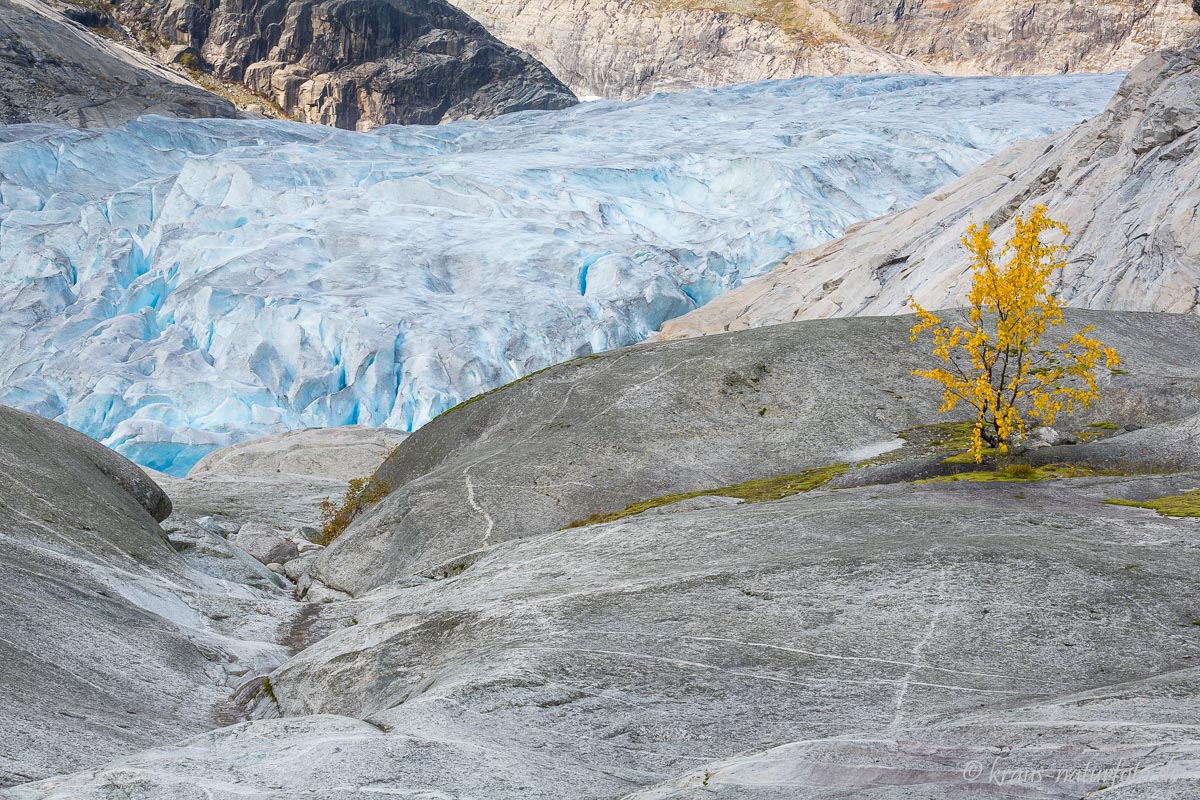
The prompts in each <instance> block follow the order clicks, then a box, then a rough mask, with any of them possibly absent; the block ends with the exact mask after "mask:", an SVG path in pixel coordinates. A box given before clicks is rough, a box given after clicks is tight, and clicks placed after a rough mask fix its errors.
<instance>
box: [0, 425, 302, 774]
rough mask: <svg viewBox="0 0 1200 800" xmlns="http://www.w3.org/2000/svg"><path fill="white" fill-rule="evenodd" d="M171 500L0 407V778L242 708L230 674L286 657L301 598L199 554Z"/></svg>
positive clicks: (199, 725) (138, 477)
mask: <svg viewBox="0 0 1200 800" xmlns="http://www.w3.org/2000/svg"><path fill="white" fill-rule="evenodd" d="M170 511H171V504H170V501H168V500H167V497H166V495H164V494H163V492H162V490H161V489H160V488H159V487H158V486H157V485H156V484H155V483H154V482H153V481H152V480H151V479H150V478H149V477H148V476H147V475H146V474H145V473H143V472H142V471H141V470H140V469H138V468H137V467H136V466H135V465H133V464H132V463H130V462H129V461H126V460H125V459H124V458H122V457H121V456H118V455H117V454H116V453H113V452H112V451H110V450H108V449H107V448H105V447H103V446H101V445H99V444H97V443H96V442H94V441H92V440H90V439H88V438H87V437H86V436H84V435H83V434H80V433H77V432H75V431H72V430H70V429H68V428H65V427H63V426H61V425H59V424H57V423H54V422H49V421H47V420H44V419H41V418H39V417H35V416H32V415H30V414H25V413H22V412H19V411H14V410H13V409H10V408H6V407H3V406H0V553H2V554H3V556H2V557H0V587H3V588H2V590H0V662H2V663H3V665H4V668H3V674H4V679H3V680H2V681H0V741H3V742H4V743H5V744H4V747H3V748H0V789H3V788H4V787H7V786H11V785H13V784H17V783H23V782H26V781H30V780H35V779H37V778H42V777H46V776H48V775H53V774H57V773H61V772H64V771H68V770H75V769H78V768H79V767H80V766H81V765H94V764H99V763H103V762H105V761H108V760H110V759H112V758H115V757H117V756H119V755H123V754H125V753H128V752H131V751H133V750H137V749H141V748H145V747H151V746H153V745H156V744H161V743H163V742H164V741H172V740H174V739H178V738H182V737H184V736H188V735H191V734H195V733H199V732H201V731H203V730H206V729H208V728H211V727H213V726H215V725H220V724H224V723H227V722H230V721H233V719H234V718H236V715H235V709H234V708H233V707H232V706H231V704H230V703H229V702H228V700H229V698H230V696H231V695H232V694H233V687H232V686H231V685H230V683H229V681H233V683H235V684H236V683H238V682H240V679H239V678H236V677H235V676H236V675H244V674H246V673H247V672H248V671H259V670H265V669H270V668H271V667H273V666H275V665H276V664H278V663H279V662H281V661H282V660H283V659H284V658H285V657H286V649H285V648H283V647H281V646H279V645H277V644H274V643H273V642H271V641H270V639H271V638H272V636H273V635H274V632H275V630H276V629H277V628H278V627H279V626H280V624H281V622H285V621H286V620H288V619H289V618H290V616H291V615H294V614H295V613H297V611H298V610H299V609H298V607H297V606H296V604H295V603H294V602H292V601H291V600H290V599H286V598H285V596H284V595H283V594H282V592H281V591H280V590H279V589H274V590H272V589H271V588H270V584H267V585H266V586H265V587H264V586H259V587H257V588H254V587H252V586H250V585H247V582H246V580H245V579H246V577H247V576H245V574H244V570H243V571H242V574H235V571H233V570H228V571H227V572H228V573H229V575H230V576H231V577H232V578H233V579H232V580H230V579H222V578H218V577H213V576H212V574H210V573H206V572H205V571H203V570H201V569H197V568H196V566H195V565H194V564H193V563H191V562H190V561H189V560H187V559H185V558H184V557H183V556H181V555H180V553H178V552H176V550H175V549H174V547H173V546H172V544H171V543H169V542H168V538H167V536H166V535H165V534H164V532H163V531H162V529H160V528H159V526H158V524H157V522H156V520H160V519H163V518H164V517H166V515H167V514H168V513H170ZM217 555H219V556H225V555H226V554H217Z"/></svg>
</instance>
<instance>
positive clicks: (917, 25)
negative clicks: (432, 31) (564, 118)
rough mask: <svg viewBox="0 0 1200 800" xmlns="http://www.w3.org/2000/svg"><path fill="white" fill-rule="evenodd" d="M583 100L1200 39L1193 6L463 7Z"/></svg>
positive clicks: (1069, 62) (848, 1) (463, 2)
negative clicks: (547, 69)
mask: <svg viewBox="0 0 1200 800" xmlns="http://www.w3.org/2000/svg"><path fill="white" fill-rule="evenodd" d="M452 2H453V3H454V4H455V5H457V6H458V7H459V8H461V9H463V10H464V11H466V12H467V13H468V14H470V15H471V16H473V17H475V18H476V19H478V20H480V21H481V22H483V23H484V25H486V26H487V27H488V29H489V30H490V31H492V32H493V33H494V34H496V36H498V37H499V38H501V39H503V40H504V41H506V42H508V43H509V44H511V45H513V46H515V47H519V48H521V49H522V50H526V51H527V52H530V53H533V54H534V55H536V56H537V57H538V58H539V59H541V60H542V61H543V62H544V63H545V64H546V65H547V66H549V67H550V68H551V69H552V70H553V71H554V73H555V74H556V75H558V76H559V77H560V78H562V79H563V80H564V81H565V82H566V83H567V85H568V86H570V87H571V88H572V89H574V90H575V91H576V92H577V93H579V94H580V95H599V96H603V97H623V98H632V97H640V96H642V95H644V94H647V93H649V92H654V91H678V90H680V89H687V88H692V87H696V86H712V85H719V84H722V83H735V82H739V81H752V80H762V79H765V78H790V77H795V76H798V75H844V74H851V73H878V72H934V73H946V74H995V75H1030V74H1055V73H1060V72H1085V71H1086V72H1107V71H1111V70H1127V69H1130V68H1131V67H1132V66H1133V65H1134V64H1136V63H1137V62H1138V61H1139V60H1141V59H1142V58H1144V57H1145V56H1146V55H1148V54H1149V53H1152V52H1154V51H1155V50H1157V49H1162V48H1167V47H1179V46H1181V45H1183V44H1186V43H1187V42H1188V41H1190V40H1194V39H1196V38H1200V20H1197V19H1196V18H1195V17H1194V16H1192V15H1191V14H1190V6H1189V0H1106V2H1079V0H971V2H963V1H962V0H957V1H956V2H905V1H904V0H789V1H788V2H783V3H769V2H758V1H757V0H669V2H653V1H651V0H452Z"/></svg>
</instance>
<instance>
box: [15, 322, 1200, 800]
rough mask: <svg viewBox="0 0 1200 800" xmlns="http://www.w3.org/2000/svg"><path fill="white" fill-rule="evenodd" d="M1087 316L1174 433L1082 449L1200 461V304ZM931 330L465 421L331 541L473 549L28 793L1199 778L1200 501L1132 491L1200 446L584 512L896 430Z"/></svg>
mask: <svg viewBox="0 0 1200 800" xmlns="http://www.w3.org/2000/svg"><path fill="white" fill-rule="evenodd" d="M1072 317H1073V318H1072V320H1071V322H1072V323H1073V324H1077V323H1081V322H1094V323H1096V324H1097V325H1098V326H1099V327H1100V335H1101V336H1103V337H1105V338H1106V339H1108V340H1111V341H1112V342H1114V343H1116V344H1117V345H1118V346H1119V347H1121V348H1122V349H1123V350H1124V352H1125V353H1126V355H1127V356H1128V358H1129V361H1130V365H1131V367H1132V365H1133V364H1136V365H1137V367H1136V369H1134V370H1133V371H1132V372H1131V374H1127V375H1114V376H1111V378H1110V379H1106V383H1105V391H1106V396H1107V398H1108V399H1107V400H1106V401H1105V405H1104V407H1103V408H1100V409H1097V410H1096V411H1097V413H1100V414H1104V415H1111V417H1110V418H1111V419H1116V420H1118V421H1122V422H1123V421H1125V420H1126V419H1130V420H1131V421H1133V420H1134V418H1137V419H1138V420H1140V421H1142V422H1146V423H1147V427H1146V428H1144V429H1141V430H1138V431H1136V432H1135V433H1130V434H1117V435H1115V436H1114V437H1113V438H1111V439H1107V440H1105V441H1102V442H1090V443H1088V444H1086V445H1080V446H1078V447H1079V448H1084V449H1086V448H1091V450H1092V451H1093V452H1094V453H1097V454H1099V453H1100V452H1101V451H1104V450H1106V449H1107V450H1109V451H1111V450H1113V449H1114V447H1115V448H1116V449H1117V450H1118V451H1120V452H1117V453H1113V452H1108V453H1107V457H1109V458H1114V457H1115V458H1116V459H1117V462H1115V463H1113V462H1110V464H1109V465H1110V466H1117V465H1118V464H1120V463H1128V462H1122V461H1121V459H1123V458H1124V457H1126V456H1127V455H1130V454H1132V455H1133V457H1134V458H1135V459H1140V458H1141V453H1142V452H1143V451H1150V452H1152V451H1154V450H1155V449H1157V447H1158V446H1161V445H1166V444H1170V445H1172V446H1174V447H1176V448H1178V451H1179V452H1184V451H1185V449H1186V442H1187V441H1189V440H1190V439H1194V436H1195V433H1196V426H1195V420H1196V416H1195V414H1196V412H1197V409H1198V407H1200V359H1198V358H1197V349H1196V348H1197V342H1200V317H1196V316H1191V315H1167V314H1119V313H1097V312H1079V313H1076V314H1073V315H1072ZM907 322H908V321H907V320H904V319H897V318H885V319H870V320H868V319H853V320H832V321H828V320H822V321H817V322H812V323H807V322H806V323H798V324H793V325H781V326H775V327H772V328H764V329H761V330H754V331H747V332H742V333H738V334H731V335H728V336H716V337H708V338H704V339H695V340H690V341H685V342H668V343H662V344H657V345H654V346H651V347H638V348H632V349H629V350H626V351H621V352H615V353H608V354H606V355H603V356H601V357H599V358H595V359H584V360H580V361H575V362H569V363H568V364H565V365H561V366H560V367H557V368H554V369H551V370H548V371H546V372H543V373H540V374H538V375H534V376H532V377H530V378H528V379H527V380H524V381H521V382H519V383H517V384H514V385H510V386H509V387H507V388H505V389H502V390H500V391H497V392H494V393H492V394H489V395H488V396H486V397H483V398H481V399H479V400H477V401H476V402H473V403H471V404H469V405H467V406H464V407H462V408H460V409H458V410H457V411H453V412H451V413H450V414H448V415H446V416H445V417H443V418H441V419H440V420H438V421H436V422H434V423H432V424H431V425H429V426H427V427H426V428H425V429H423V430H422V431H419V432H418V433H416V434H414V435H413V436H412V437H411V438H409V439H408V440H407V441H406V442H405V443H404V444H403V445H402V446H401V448H400V451H399V452H398V453H397V454H396V457H395V458H394V459H393V463H392V464H391V465H389V468H390V469H391V474H392V475H394V476H397V477H398V476H400V475H401V474H405V473H406V474H408V475H409V483H408V484H407V485H406V486H405V487H403V490H398V491H397V492H395V493H394V495H393V496H394V497H396V499H397V501H401V500H402V501H403V503H405V504H407V506H408V508H409V510H410V511H411V513H412V515H414V516H416V517H420V519H419V520H418V522H417V523H416V524H412V525H409V526H408V527H403V526H402V524H401V522H400V520H398V519H397V516H398V511H399V507H398V506H396V507H393V508H391V509H384V508H383V507H382V506H381V507H380V510H379V512H378V513H375V514H371V515H369V516H367V517H364V518H362V519H361V521H360V522H356V523H355V525H354V527H353V528H352V529H351V531H349V532H348V533H347V534H345V536H347V537H352V538H353V539H357V540H359V545H358V546H356V547H341V548H338V547H337V546H335V548H333V551H331V552H327V554H326V555H325V556H322V557H321V558H322V559H324V560H325V561H328V560H329V559H330V558H333V559H345V560H347V562H348V563H347V565H346V567H347V571H350V570H353V569H357V570H359V571H362V570H363V569H364V567H369V566H370V565H369V564H367V563H365V562H363V561H360V560H358V559H359V558H360V557H361V556H362V554H363V553H364V552H366V550H364V549H362V548H361V544H362V540H363V539H366V538H376V539H380V540H388V539H393V540H394V539H397V538H408V539H421V538H424V539H426V540H427V541H428V542H433V541H434V540H437V543H438V545H439V546H441V547H442V548H443V549H444V551H445V552H446V553H447V554H449V555H453V556H456V560H455V562H454V565H453V567H452V568H448V569H445V570H441V571H438V572H435V573H432V574H428V575H414V574H411V572H408V571H406V570H405V569H404V568H402V567H401V568H395V569H393V574H392V575H391V576H390V578H391V579H390V580H389V579H387V578H385V579H384V581H377V582H376V584H375V587H374V588H373V589H370V590H369V591H365V592H364V593H363V594H362V596H361V597H360V598H358V599H355V600H352V601H348V602H341V603H335V604H332V605H331V606H328V608H331V609H337V608H339V607H341V608H346V607H350V608H351V609H352V612H351V613H352V616H351V618H350V620H349V622H350V624H347V625H345V626H343V627H341V628H340V629H338V630H337V631H335V632H333V633H331V634H330V635H329V636H328V637H326V638H324V639H322V640H320V641H318V642H316V643H315V644H312V645H310V646H309V647H307V648H305V649H303V650H302V651H300V652H299V653H296V654H295V655H294V656H293V657H292V658H290V659H289V660H288V661H287V662H286V663H284V664H282V665H281V666H280V667H279V668H277V669H275V670H274V671H272V672H271V674H270V676H269V683H268V684H267V685H268V686H269V687H270V693H269V696H268V697H266V698H263V699H261V701H260V702H259V703H257V704H253V705H252V706H251V708H250V713H251V716H252V719H250V720H247V721H245V722H241V723H239V724H235V725H230V726H227V727H224V728H220V729H217V730H213V731H209V732H205V733H202V734H199V735H197V736H193V737H191V738H190V739H187V740H185V741H182V742H179V743H168V742H162V743H160V745H159V746H156V747H154V748H151V749H146V750H144V751H142V752H139V753H130V754H128V755H125V756H124V757H121V758H118V759H115V760H113V761H112V762H110V763H108V764H105V765H103V766H99V767H92V768H89V769H84V770H82V771H80V772H76V773H75V774H72V775H63V776H57V777H53V778H49V779H46V780H43V781H39V782H34V783H29V784H26V785H24V786H20V787H16V788H14V789H13V790H12V791H11V792H10V794H9V795H7V796H6V797H11V798H12V800H112V798H115V797H120V798H124V797H136V798H139V800H181V798H182V799H183V800H193V799H195V800H295V798H298V797H320V798H323V799H324V798H328V800H358V799H359V798H364V797H381V796H382V797H408V798H417V797H439V798H440V797H455V798H467V797H472V798H488V800H531V799H534V800H561V799H562V798H587V799H588V800H655V799H657V800H664V799H665V798H671V799H672V800H697V799H698V798H709V797H715V798H727V800H746V799H747V798H752V800H797V798H804V799H805V800H808V799H810V798H811V799H812V800H817V799H818V798H820V800H834V799H835V798H836V799H837V800H850V799H851V798H854V799H855V800H976V798H979V797H997V798H1020V797H1039V798H1047V799H1048V800H1078V798H1082V797H1109V796H1111V797H1116V798H1118V800H1168V799H1170V800H1185V799H1186V800H1191V798H1195V797H1197V796H1200V794H1198V792H1200V739H1198V737H1197V727H1198V726H1200V668H1198V667H1197V666H1196V658H1197V654H1198V653H1200V628H1198V627H1197V619H1196V616H1197V614H1196V603H1197V596H1196V590H1195V575H1196V572H1197V570H1198V569H1200V539H1198V538H1197V537H1196V535H1195V534H1196V524H1195V520H1189V519H1182V518H1170V517H1164V516H1159V515H1158V514H1156V513H1155V512H1152V511H1149V510H1147V509H1142V508H1130V507H1126V506H1123V505H1114V504H1107V503H1105V500H1107V499H1121V500H1142V499H1147V498H1150V497H1156V496H1160V495H1164V494H1172V495H1174V494H1179V493H1180V492H1183V491H1187V490H1190V489H1192V488H1194V487H1195V486H1196V484H1197V480H1198V479H1200V473H1197V472H1195V471H1194V469H1195V464H1197V463H1198V462H1197V461H1196V460H1195V459H1196V456H1195V448H1194V445H1193V446H1192V447H1191V452H1192V456H1191V461H1190V462H1186V463H1185V462H1180V463H1179V464H1178V467H1179V468H1182V469H1190V470H1193V471H1184V472H1176V473H1171V474H1165V473H1163V472H1161V471H1157V470H1155V471H1152V472H1151V473H1148V474H1140V475H1136V474H1135V475H1126V476H1113V477H1097V476H1093V477H1077V478H1071V479H1066V478H1063V479H1054V480H1045V481H1041V482H1032V483H1005V482H937V483H925V484H913V483H911V482H903V483H887V482H882V483H875V484H873V485H862V486H857V487H849V488H841V489H837V490H836V491H829V490H816V491H813V492H811V493H807V494H800V495H795V496H793V497H789V498H785V499H781V500H776V501H772V502H747V503H743V504H730V503H706V504H694V505H682V504H681V505H679V506H677V507H676V508H674V509H669V508H665V507H664V508H663V509H662V510H661V511H662V513H658V514H641V515H635V516H630V517H627V518H625V519H621V520H618V521H615V522H609V523H605V524H594V525H585V526H581V527H576V528H571V529H567V530H557V529H556V528H557V527H559V526H558V525H556V524H555V523H556V522H557V521H558V520H561V519H562V518H563V515H565V514H571V513H578V512H579V511H582V510H586V509H587V508H589V507H595V506H594V505H589V504H601V503H609V504H614V505H616V504H620V503H622V502H623V501H624V499H625V498H626V497H627V496H629V493H631V492H635V491H638V489H639V487H640V489H641V490H642V491H647V492H651V491H654V490H656V489H658V488H664V487H665V488H669V487H670V486H671V482H672V481H675V482H676V483H675V485H676V486H685V485H686V484H685V481H697V482H699V481H703V480H710V481H721V480H727V479H728V478H729V477H730V476H734V475H736V474H738V470H741V471H742V473H741V474H746V472H747V471H750V470H754V469H763V470H764V471H770V470H773V469H777V468H778V467H779V466H780V465H781V464H783V463H784V462H783V459H784V458H786V457H787V455H788V454H787V453H786V452H785V451H786V450H788V449H789V448H790V449H792V450H795V451H796V455H795V459H796V460H795V461H794V462H793V463H797V464H798V463H802V462H803V461H804V460H805V459H812V461H816V460H823V461H825V462H826V463H827V462H830V461H833V460H836V459H839V458H849V457H851V454H852V453H855V452H876V453H878V452H880V450H879V447H880V446H882V447H883V448H884V449H886V448H887V446H888V445H889V444H890V443H891V441H892V440H893V439H894V438H895V436H896V433H895V427H896V426H899V425H903V424H906V423H905V420H907V419H909V418H910V415H911V416H917V417H920V416H924V415H926V414H933V413H934V412H933V411H932V406H933V404H935V403H936V398H935V397H930V394H933V393H930V392H929V391H928V388H929V387H924V388H925V391H912V389H913V388H914V387H913V386H912V385H911V383H907V382H906V381H907V380H908V379H911V376H908V375H907V372H906V370H907V368H908V367H909V366H910V364H909V362H908V360H907V359H908V358H909V357H910V356H909V355H908V354H909V353H912V352H914V351H915V350H916V348H914V347H912V346H911V345H910V344H909V343H908V340H907V338H906V336H905V330H906V327H907ZM759 364H762V365H763V366H765V367H766V369H765V370H764V369H759V368H758V366H759ZM756 379H757V380H756ZM722 392H724V394H722ZM831 396H833V397H837V398H841V399H842V401H843V403H844V404H845V405H846V406H847V407H846V408H844V409H838V408H836V407H833V408H831V404H830V403H828V402H825V401H827V400H828V398H829V397H831ZM763 406H766V407H767V408H768V412H769V413H768V414H767V415H765V416H760V415H759V414H758V411H757V409H758V408H761V407H763ZM777 412H779V418H777V419H772V418H771V417H772V415H773V414H775V413H777ZM1187 414H1191V416H1190V417H1187V418H1185V416H1184V415H1187ZM1152 418H1157V419H1159V420H1166V422H1163V423H1161V424H1158V425H1153V424H1149V423H1151V422H1152V421H1153V419H1152ZM929 419H930V417H926V421H928V420H929ZM756 420H766V421H765V422H762V423H761V426H760V427H754V426H755V421H756ZM1064 422H1065V420H1064ZM426 431H428V432H429V434H427V435H425V434H426ZM781 436H787V437H788V438H786V440H785V441H784V442H783V445H782V446H778V445H777V444H776V442H777V440H779V439H780V438H781ZM1125 436H1129V437H1131V438H1132V437H1135V436H1136V437H1137V439H1136V442H1135V444H1134V446H1133V447H1128V448H1127V447H1116V443H1118V442H1120V440H1121V439H1122V438H1124V437H1125ZM1110 443H1112V444H1110ZM705 445H707V450H706V449H705V447H704V446H705ZM1066 449H1071V448H1066ZM1038 452H1044V451H1038ZM706 456H707V460H705V458H706ZM809 463H811V462H809ZM1188 464H1190V465H1191V466H1188ZM872 468H873V467H866V468H864V469H872ZM759 474H762V473H759ZM422 476H426V477H430V478H431V480H422ZM831 485H832V484H831ZM433 508H440V509H445V510H446V513H447V514H449V515H450V519H449V520H448V521H447V522H446V524H445V525H443V526H441V527H434V525H435V524H436V523H437V521H436V519H435V518H434V517H433V516H432V515H431V514H429V513H428V511H429V509H433ZM334 551H336V552H334ZM395 552H402V551H401V550H399V549H398V550H396V551H395ZM382 553H383V550H382V549H381V550H380V551H377V553H376V558H380V557H381V554H382ZM325 566H326V567H328V566H329V564H328V563H326V564H325ZM391 566H393V567H395V565H391ZM376 577H379V576H378V574H376ZM385 581H386V582H385ZM322 608H327V607H326V606H322ZM1102 787H1104V788H1102Z"/></svg>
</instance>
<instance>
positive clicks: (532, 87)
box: [122, 0, 576, 130]
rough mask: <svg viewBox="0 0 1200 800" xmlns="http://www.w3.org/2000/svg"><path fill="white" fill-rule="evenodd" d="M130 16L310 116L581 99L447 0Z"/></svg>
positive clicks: (395, 118) (232, 6)
mask: <svg viewBox="0 0 1200 800" xmlns="http://www.w3.org/2000/svg"><path fill="white" fill-rule="evenodd" d="M122 15H123V16H122V18H123V19H127V20H130V21H133V22H137V23H140V24H143V25H147V26H149V28H150V29H151V30H152V31H153V32H154V33H155V34H156V35H157V36H158V37H160V38H162V39H165V40H167V41H171V42H180V43H184V44H188V45H190V46H192V47H195V48H196V49H197V50H198V51H199V52H200V54H201V56H202V58H203V60H204V61H205V62H206V63H207V64H209V65H211V67H212V69H213V70H214V72H215V73H216V75H217V76H218V77H220V78H222V79H224V80H228V81H235V82H242V83H245V84H246V85H247V86H248V87H250V89H252V90H253V91H255V92H258V93H260V94H262V95H264V96H266V97H270V98H271V99H273V100H274V101H276V102H277V103H278V104H279V105H280V106H281V107H282V108H283V109H284V110H285V111H286V112H287V113H289V114H292V115H294V116H296V117H297V118H298V119H300V120H301V121H304V122H314V123H323V124H327V125H335V126H337V127H340V128H349V129H360V130H361V129H368V128H372V127H376V126H378V125H386V124H390V123H403V124H411V123H419V124H434V123H437V122H441V121H443V120H451V119H464V118H467V119H469V118H483V117H494V116H497V115H499V114H505V113H508V112H512V111H523V110H528V109H557V108H565V107H567V106H569V105H572V104H574V103H575V102H576V101H575V97H574V96H573V95H572V94H571V92H570V91H569V90H567V88H566V87H564V86H563V85H562V84H561V83H559V81H558V80H557V79H556V78H555V77H554V76H553V75H552V74H551V73H550V71H549V70H547V69H546V68H545V67H544V66H543V65H542V64H540V63H538V62H537V61H536V60H535V59H534V58H532V57H531V56H529V55H527V54H525V53H522V52H519V51H517V50H514V49H512V48H511V47H508V46H506V45H504V44H502V43H500V42H499V41H497V40H496V39H494V38H493V37H492V36H491V35H489V34H488V33H487V31H486V30H484V29H483V27H482V26H480V25H479V24H478V23H477V22H475V21H474V20H472V19H471V18H470V17H468V16H467V15H466V14H464V13H462V12H461V11H458V10H457V9H455V8H453V7H452V6H450V5H448V4H447V3H445V2H443V1H442V0H329V1H328V2H318V1H317V0H171V1H170V2H166V3H161V2H157V0H131V2H128V3H125V4H123V5H122Z"/></svg>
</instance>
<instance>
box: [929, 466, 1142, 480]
mask: <svg viewBox="0 0 1200 800" xmlns="http://www.w3.org/2000/svg"><path fill="white" fill-rule="evenodd" d="M1124 474H1125V473H1123V472H1119V471H1117V470H1107V469H1104V470H1099V469H1090V468H1088V467H1077V466H1075V465H1073V464H1047V465H1045V466H1041V467H1034V466H1031V465H1029V464H1009V465H1008V466H1007V467H1003V468H1001V469H994V470H981V471H978V472H960V473H958V474H956V475H941V476H939V477H937V478H925V479H924V480H919V481H916V483H957V482H963V481H966V482H970V483H1036V482H1037V481H1045V480H1051V479H1056V478H1098V477H1108V476H1119V475H1124Z"/></svg>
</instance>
